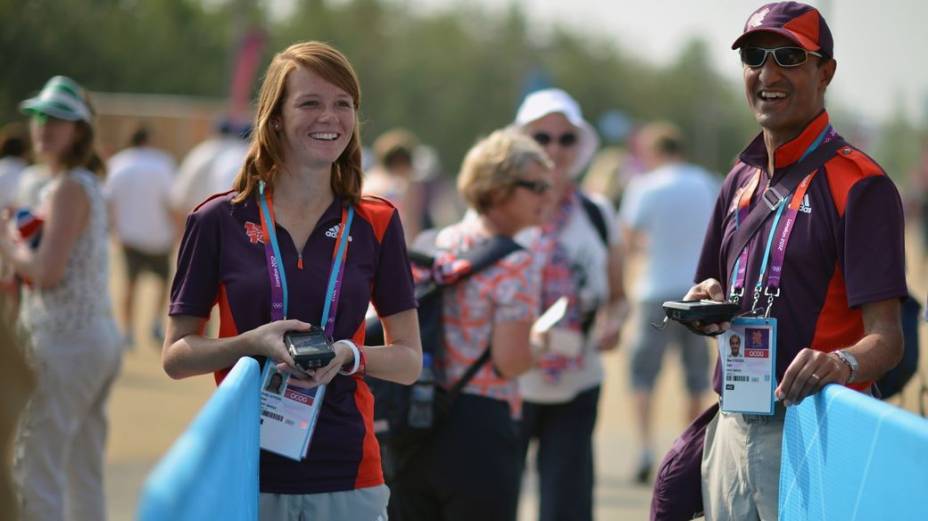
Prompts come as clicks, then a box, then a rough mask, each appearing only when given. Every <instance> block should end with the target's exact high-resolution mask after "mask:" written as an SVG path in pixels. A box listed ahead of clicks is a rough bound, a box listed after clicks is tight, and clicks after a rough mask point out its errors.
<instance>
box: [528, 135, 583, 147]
mask: <svg viewBox="0 0 928 521" xmlns="http://www.w3.org/2000/svg"><path fill="white" fill-rule="evenodd" d="M532 139H534V140H535V142H536V143H538V144H539V145H541V146H543V147H546V146H548V145H549V144H550V143H551V142H552V141H557V144H558V145H561V146H562V147H564V148H567V147H572V146H574V145H575V144H576V143H577V134H574V133H573V132H565V133H563V134H561V135H560V136H557V137H555V136H552V135H551V134H548V133H547V132H536V133H534V134H532Z"/></svg>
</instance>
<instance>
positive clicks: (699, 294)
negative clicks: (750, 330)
mask: <svg viewBox="0 0 928 521" xmlns="http://www.w3.org/2000/svg"><path fill="white" fill-rule="evenodd" d="M683 300H714V301H717V302H724V301H725V292H724V291H722V284H721V283H720V282H719V281H717V280H715V279H706V280H704V281H702V282H700V283H699V284H696V285H695V286H693V287H692V288H690V290H689V291H687V292H686V295H684V296H683ZM692 326H693V328H695V329H696V330H698V331H701V332H702V333H703V334H704V335H717V334H719V333H721V332H723V331H727V330H728V329H730V328H731V322H720V323H717V324H703V323H702V322H700V321H696V322H693V323H692Z"/></svg>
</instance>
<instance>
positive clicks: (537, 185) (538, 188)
mask: <svg viewBox="0 0 928 521" xmlns="http://www.w3.org/2000/svg"><path fill="white" fill-rule="evenodd" d="M512 184H513V185H514V186H518V187H521V188H525V189H526V190H530V191H532V193H535V194H538V195H541V194H543V193H545V192H547V191H548V190H550V189H551V183H549V182H547V181H542V180H536V181H532V180H530V179H516V180H515V181H514V182H513V183H512Z"/></svg>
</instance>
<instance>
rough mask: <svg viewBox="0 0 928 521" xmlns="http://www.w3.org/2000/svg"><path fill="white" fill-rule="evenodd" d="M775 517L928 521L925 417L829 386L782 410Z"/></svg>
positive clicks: (927, 423)
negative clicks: (784, 416) (780, 449)
mask: <svg viewBox="0 0 928 521" xmlns="http://www.w3.org/2000/svg"><path fill="white" fill-rule="evenodd" d="M779 503H780V520H782V521H800V520H803V521H804V520H815V521H826V520H835V521H837V520H841V521H854V520H860V521H871V520H883V519H886V520H892V521H907V520H911V521H926V520H928V420H926V419H924V418H921V417H919V416H916V415H914V414H912V413H909V412H907V411H904V410H902V409H899V408H898V407H895V406H892V405H889V404H887V403H884V402H880V401H878V400H876V399H874V398H871V397H869V396H865V395H863V394H861V393H858V392H855V391H853V390H850V389H847V388H845V387H841V386H837V385H830V386H828V387H826V389H825V390H824V391H823V392H821V393H819V394H818V395H816V396H815V397H814V398H811V399H806V400H805V401H803V403H802V404H801V405H799V406H797V407H790V408H789V410H788V411H787V414H786V425H785V431H784V435H783V457H782V463H781V468H780V500H779Z"/></svg>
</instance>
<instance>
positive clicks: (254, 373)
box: [138, 357, 260, 521]
mask: <svg viewBox="0 0 928 521" xmlns="http://www.w3.org/2000/svg"><path fill="white" fill-rule="evenodd" d="M259 380H260V375H259V371H258V362H256V361H255V360H254V359H252V358H248V357H244V358H241V359H240V360H239V361H238V363H236V364H235V367H234V368H233V369H232V371H231V372H230V373H229V374H228V376H226V378H225V380H223V382H222V384H221V385H220V386H219V387H218V388H217V389H216V392H214V393H213V396H212V397H210V399H209V401H207V402H206V405H204V406H203V408H202V409H201V410H200V413H199V414H198V415H197V417H196V418H195V419H194V420H193V422H191V424H190V426H189V427H188V428H187V430H186V431H185V432H184V433H183V434H182V435H181V436H180V437H179V438H178V439H177V441H175V442H174V445H172V446H171V448H170V449H169V450H168V452H167V454H166V455H165V456H164V457H163V458H162V459H161V461H160V462H158V465H157V466H156V467H155V469H154V470H152V472H151V474H150V475H149V476H148V479H147V481H146V482H145V486H144V487H143V489H142V494H141V499H140V501H139V509H138V519H140V520H141V521H194V520H196V521H201V520H205V519H210V520H211V519H222V520H223V521H228V520H242V521H245V520H248V521H254V520H257V519H258V455H259V449H258V444H259V429H260V425H259V423H258V409H259V405H260V398H259V394H260V392H259V383H260V382H259Z"/></svg>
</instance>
